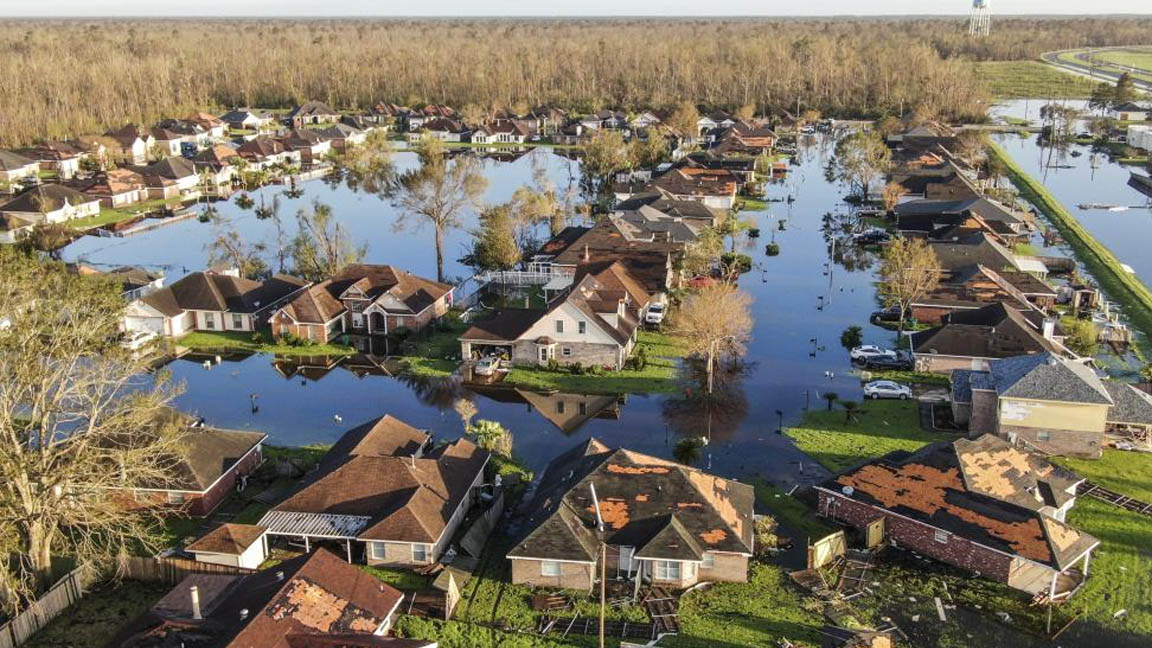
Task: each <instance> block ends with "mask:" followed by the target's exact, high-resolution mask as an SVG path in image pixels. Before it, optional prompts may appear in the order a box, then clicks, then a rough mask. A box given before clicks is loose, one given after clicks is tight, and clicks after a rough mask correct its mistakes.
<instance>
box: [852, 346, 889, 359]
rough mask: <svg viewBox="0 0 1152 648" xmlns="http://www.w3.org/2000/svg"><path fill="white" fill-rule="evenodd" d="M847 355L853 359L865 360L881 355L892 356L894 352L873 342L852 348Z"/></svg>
mask: <svg viewBox="0 0 1152 648" xmlns="http://www.w3.org/2000/svg"><path fill="white" fill-rule="evenodd" d="M848 355H849V357H851V358H852V359H853V360H867V359H868V358H878V357H881V356H890V357H894V356H895V355H896V352H895V351H893V350H891V349H882V348H880V347H878V346H876V345H875V344H865V345H863V346H858V347H856V348H855V349H852V351H850V352H849V353H848Z"/></svg>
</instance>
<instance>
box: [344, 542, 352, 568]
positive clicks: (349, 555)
mask: <svg viewBox="0 0 1152 648" xmlns="http://www.w3.org/2000/svg"><path fill="white" fill-rule="evenodd" d="M344 545H345V547H346V548H347V549H348V564H352V541H351V540H345V541H344Z"/></svg>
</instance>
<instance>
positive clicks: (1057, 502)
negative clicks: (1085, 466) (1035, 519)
mask: <svg viewBox="0 0 1152 648" xmlns="http://www.w3.org/2000/svg"><path fill="white" fill-rule="evenodd" d="M953 447H954V449H955V451H956V459H957V461H958V463H959V464H960V472H961V474H963V476H964V483H965V485H966V486H967V487H968V490H970V491H972V492H974V493H980V494H981V495H987V496H988V497H992V498H994V499H998V500H1002V501H1005V502H1011V503H1013V504H1016V505H1018V506H1022V507H1024V508H1029V509H1033V510H1039V509H1040V508H1041V507H1044V506H1052V507H1057V508H1058V507H1060V506H1063V505H1064V504H1065V503H1066V502H1068V500H1070V499H1072V498H1074V497H1075V496H1076V485H1077V484H1079V483H1080V482H1082V481H1084V480H1083V479H1082V478H1080V477H1079V476H1077V475H1075V474H1074V473H1072V472H1071V471H1068V470H1065V469H1063V468H1061V467H1059V466H1056V465H1054V464H1052V463H1049V462H1048V461H1045V460H1044V459H1043V458H1041V457H1040V456H1039V455H1037V454H1035V453H1032V452H1027V451H1025V450H1022V449H1020V448H1018V447H1016V446H1014V445H1012V444H1010V443H1008V442H1007V441H1005V440H1003V439H1001V438H999V437H997V436H995V435H992V434H985V435H984V436H981V437H980V438H978V439H958V440H956V441H955V442H954V443H953Z"/></svg>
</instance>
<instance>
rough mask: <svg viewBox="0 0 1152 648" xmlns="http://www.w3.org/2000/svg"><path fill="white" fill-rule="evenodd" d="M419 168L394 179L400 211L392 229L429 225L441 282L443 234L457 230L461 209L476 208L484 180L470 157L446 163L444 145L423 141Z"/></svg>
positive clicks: (476, 164) (437, 276)
mask: <svg viewBox="0 0 1152 648" xmlns="http://www.w3.org/2000/svg"><path fill="white" fill-rule="evenodd" d="M416 151H417V153H418V154H419V155H420V166H419V167H418V168H416V169H413V170H411V171H407V172H405V173H402V174H401V175H400V177H399V178H398V179H397V184H396V194H395V199H394V200H395V203H396V206H397V207H399V208H400V210H401V214H400V217H399V218H398V219H397V220H396V226H395V227H396V229H397V230H402V229H404V228H405V227H406V226H408V225H409V224H410V222H409V219H410V218H417V219H419V221H418V224H417V227H421V226H423V225H424V224H425V223H431V224H432V227H434V228H435V230H436V279H437V281H441V282H442V281H444V234H445V233H446V232H447V231H448V230H451V229H455V228H457V227H460V226H461V224H462V222H461V220H460V217H461V215H462V214H463V212H464V210H465V209H467V208H469V207H477V206H479V203H480V199H481V198H482V197H483V195H484V191H485V189H487V188H488V179H487V178H485V177H484V175H483V174H482V173H481V172H480V168H479V164H478V162H477V161H476V159H475V158H473V157H470V156H462V157H458V158H456V159H454V160H448V159H447V157H446V156H445V155H444V145H443V144H441V143H440V142H439V141H438V140H433V139H428V138H426V139H424V140H422V141H421V142H420V143H419V144H418V145H417V148H416Z"/></svg>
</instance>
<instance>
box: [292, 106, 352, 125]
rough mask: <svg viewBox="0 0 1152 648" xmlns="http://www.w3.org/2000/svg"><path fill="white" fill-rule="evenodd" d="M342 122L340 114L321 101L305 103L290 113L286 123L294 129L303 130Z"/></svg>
mask: <svg viewBox="0 0 1152 648" xmlns="http://www.w3.org/2000/svg"><path fill="white" fill-rule="evenodd" d="M338 121H340V113H338V112H336V111H335V110H332V109H331V108H329V107H328V105H327V104H325V103H323V102H320V101H305V102H304V103H302V104H300V105H299V106H296V107H295V108H293V109H292V112H290V113H288V118H287V119H286V120H285V123H286V124H288V125H289V126H291V127H292V128H302V127H304V126H308V125H316V124H335V123H336V122H338Z"/></svg>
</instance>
